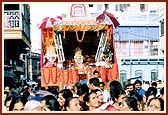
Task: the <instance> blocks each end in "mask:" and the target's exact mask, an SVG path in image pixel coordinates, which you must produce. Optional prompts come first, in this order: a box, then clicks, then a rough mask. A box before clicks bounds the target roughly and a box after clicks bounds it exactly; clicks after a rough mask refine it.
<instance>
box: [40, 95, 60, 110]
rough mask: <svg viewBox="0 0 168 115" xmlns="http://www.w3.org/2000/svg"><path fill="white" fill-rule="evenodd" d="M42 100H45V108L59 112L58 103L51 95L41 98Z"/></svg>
mask: <svg viewBox="0 0 168 115" xmlns="http://www.w3.org/2000/svg"><path fill="white" fill-rule="evenodd" d="M42 100H45V102H46V103H45V104H46V105H47V108H48V109H49V110H51V111H60V110H61V107H60V105H59V102H58V101H57V99H56V98H55V97H54V96H53V95H47V96H45V97H43V99H42Z"/></svg>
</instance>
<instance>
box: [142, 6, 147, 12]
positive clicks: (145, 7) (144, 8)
mask: <svg viewBox="0 0 168 115" xmlns="http://www.w3.org/2000/svg"><path fill="white" fill-rule="evenodd" d="M140 11H141V12H144V11H147V4H140Z"/></svg>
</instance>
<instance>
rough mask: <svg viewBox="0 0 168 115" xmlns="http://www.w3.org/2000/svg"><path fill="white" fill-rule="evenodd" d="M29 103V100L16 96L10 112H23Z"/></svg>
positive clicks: (13, 98) (12, 101)
mask: <svg viewBox="0 0 168 115" xmlns="http://www.w3.org/2000/svg"><path fill="white" fill-rule="evenodd" d="M26 102H27V98H26V97H24V96H22V95H15V96H13V97H12V100H11V103H10V106H9V111H23V110H24V106H25V104H26Z"/></svg>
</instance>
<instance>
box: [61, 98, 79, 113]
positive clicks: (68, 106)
mask: <svg viewBox="0 0 168 115" xmlns="http://www.w3.org/2000/svg"><path fill="white" fill-rule="evenodd" d="M64 108H65V109H64V110H65V111H81V109H82V108H81V106H80V102H79V99H78V97H70V98H68V99H66V101H65V104H64Z"/></svg>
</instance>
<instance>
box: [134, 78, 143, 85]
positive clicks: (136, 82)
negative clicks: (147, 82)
mask: <svg viewBox="0 0 168 115" xmlns="http://www.w3.org/2000/svg"><path fill="white" fill-rule="evenodd" d="M138 83H139V84H140V85H142V81H141V80H139V79H137V80H136V81H135V82H134V85H135V84H138Z"/></svg>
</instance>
